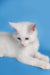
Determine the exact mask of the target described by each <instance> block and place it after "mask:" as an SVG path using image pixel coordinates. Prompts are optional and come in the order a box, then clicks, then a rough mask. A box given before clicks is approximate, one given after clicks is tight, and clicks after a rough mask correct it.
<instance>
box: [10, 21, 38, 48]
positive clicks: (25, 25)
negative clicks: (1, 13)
mask: <svg viewBox="0 0 50 75" xmlns="http://www.w3.org/2000/svg"><path fill="white" fill-rule="evenodd" d="M9 24H10V25H11V26H12V27H13V28H14V29H15V33H14V37H15V38H16V39H17V41H18V43H19V44H20V45H21V46H22V47H24V46H28V45H29V44H30V43H32V42H34V41H35V39H36V37H37V31H36V24H34V23H30V22H20V23H12V22H9Z"/></svg>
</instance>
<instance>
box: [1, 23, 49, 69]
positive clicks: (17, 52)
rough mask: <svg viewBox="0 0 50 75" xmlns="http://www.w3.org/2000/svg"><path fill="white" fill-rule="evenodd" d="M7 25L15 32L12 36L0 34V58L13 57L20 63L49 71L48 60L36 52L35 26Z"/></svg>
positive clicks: (37, 45) (37, 46)
mask: <svg viewBox="0 0 50 75" xmlns="http://www.w3.org/2000/svg"><path fill="white" fill-rule="evenodd" d="M9 24H10V25H11V26H12V27H13V28H14V29H15V32H14V33H13V34H9V33H5V32H0V57H3V56H8V57H14V58H16V59H17V60H18V61H20V62H22V63H25V64H28V65H32V66H36V67H40V68H42V69H50V64H49V58H48V57H47V56H44V55H42V54H40V53H39V52H38V48H39V41H38V38H37V30H36V25H35V24H34V23H30V22H21V23H9Z"/></svg>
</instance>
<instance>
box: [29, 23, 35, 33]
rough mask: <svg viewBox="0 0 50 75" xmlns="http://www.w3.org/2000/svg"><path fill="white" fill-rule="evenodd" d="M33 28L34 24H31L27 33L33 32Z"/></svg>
mask: <svg viewBox="0 0 50 75" xmlns="http://www.w3.org/2000/svg"><path fill="white" fill-rule="evenodd" d="M35 28H36V24H34V23H32V24H31V25H30V26H29V28H28V31H29V32H32V31H35Z"/></svg>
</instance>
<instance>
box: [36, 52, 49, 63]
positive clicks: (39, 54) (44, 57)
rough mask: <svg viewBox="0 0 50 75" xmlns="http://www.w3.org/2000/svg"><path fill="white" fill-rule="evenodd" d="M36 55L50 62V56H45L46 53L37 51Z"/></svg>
mask: <svg viewBox="0 0 50 75" xmlns="http://www.w3.org/2000/svg"><path fill="white" fill-rule="evenodd" d="M35 57H36V58H39V59H40V60H43V61H46V62H49V57H48V56H45V55H42V54H41V53H39V52H37V53H36V54H35Z"/></svg>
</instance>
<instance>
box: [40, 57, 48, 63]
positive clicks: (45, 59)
mask: <svg viewBox="0 0 50 75" xmlns="http://www.w3.org/2000/svg"><path fill="white" fill-rule="evenodd" d="M41 60H43V61H46V62H49V57H48V56H45V57H43V58H41Z"/></svg>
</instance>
